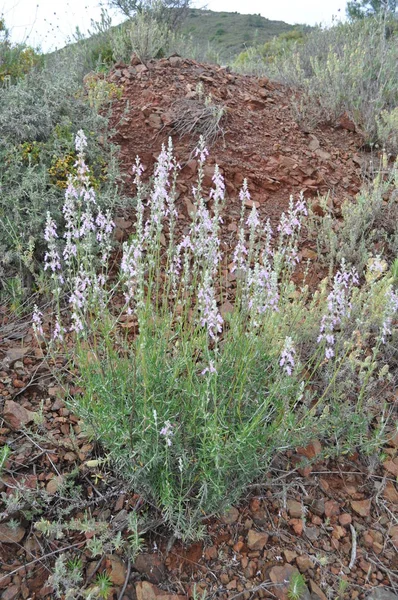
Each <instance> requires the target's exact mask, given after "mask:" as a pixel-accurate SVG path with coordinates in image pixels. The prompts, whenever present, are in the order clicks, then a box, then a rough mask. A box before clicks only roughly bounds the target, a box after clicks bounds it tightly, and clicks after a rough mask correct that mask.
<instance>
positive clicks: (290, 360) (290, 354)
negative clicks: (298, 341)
mask: <svg viewBox="0 0 398 600" xmlns="http://www.w3.org/2000/svg"><path fill="white" fill-rule="evenodd" d="M295 354H296V350H295V349H294V345H293V340H292V338H291V337H287V338H286V339H285V345H284V347H283V350H282V353H281V358H280V361H279V365H280V366H281V367H283V369H284V370H285V371H286V373H287V374H288V375H289V376H290V375H291V374H292V372H293V369H294V367H295V364H296V362H295V358H294V357H295Z"/></svg>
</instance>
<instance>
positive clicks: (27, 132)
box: [0, 44, 118, 286]
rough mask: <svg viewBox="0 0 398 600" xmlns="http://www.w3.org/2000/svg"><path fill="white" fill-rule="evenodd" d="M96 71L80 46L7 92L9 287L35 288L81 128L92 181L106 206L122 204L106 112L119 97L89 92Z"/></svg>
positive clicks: (5, 253)
mask: <svg viewBox="0 0 398 600" xmlns="http://www.w3.org/2000/svg"><path fill="white" fill-rule="evenodd" d="M91 68H92V65H91V64H90V62H89V61H88V59H87V55H86V53H85V48H84V46H83V45H79V44H77V45H75V46H71V47H69V48H66V49H64V50H63V51H60V52H59V53H56V54H54V55H50V56H48V57H46V63H45V65H44V66H43V67H40V68H39V67H36V68H35V69H33V70H32V71H30V72H29V73H27V74H26V76H25V77H24V78H22V79H19V80H17V81H16V82H15V84H13V85H11V86H8V87H6V88H0V129H1V131H2V136H1V139H0V186H1V192H2V193H1V194H0V256H1V258H0V277H1V279H2V280H3V281H4V278H6V277H7V276H10V275H11V274H12V273H14V274H15V273H17V274H18V273H19V274H20V275H21V277H22V279H23V286H25V285H27V286H29V284H30V283H31V281H32V277H33V275H34V274H35V273H36V272H37V271H38V265H39V263H40V262H41V260H42V257H43V244H42V241H41V232H42V230H43V227H44V223H45V215H46V211H47V210H48V209H50V208H51V210H52V212H53V214H54V217H55V218H56V219H57V222H59V219H60V215H61V207H62V203H63V198H64V192H65V187H66V184H67V178H68V174H69V173H70V172H71V170H73V164H74V162H75V158H76V156H75V149H74V136H75V134H76V132H77V131H78V129H79V126H81V124H84V127H85V128H86V130H87V131H89V132H90V140H91V142H90V152H89V156H88V161H89V164H90V167H91V170H92V181H91V182H92V184H93V185H94V186H95V187H96V189H97V190H99V189H101V193H100V194H99V201H100V202H101V203H102V205H104V206H105V205H107V206H111V205H113V203H114V201H115V199H116V196H115V190H117V186H115V178H116V177H117V176H118V175H117V166H116V161H115V158H116V153H115V149H114V148H112V146H111V145H110V144H109V142H108V131H107V122H108V120H107V112H106V108H107V107H106V103H107V102H108V101H111V99H112V98H111V94H108V97H105V96H106V94H105V96H104V93H102V95H101V97H100V98H99V96H98V93H97V92H98V90H97V88H93V89H91V88H90V89H89V90H87V94H85V93H84V87H83V80H84V77H85V75H86V73H87V72H88V71H90V69H91ZM90 90H91V92H90ZM106 91H107V90H105V92H106ZM108 91H109V90H108ZM102 92H104V90H102ZM90 93H91V95H90ZM99 107H101V114H99V112H98V109H99Z"/></svg>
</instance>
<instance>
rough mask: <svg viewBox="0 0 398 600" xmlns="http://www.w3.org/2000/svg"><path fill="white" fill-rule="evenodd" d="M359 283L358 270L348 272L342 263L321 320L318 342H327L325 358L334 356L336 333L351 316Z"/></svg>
mask: <svg viewBox="0 0 398 600" xmlns="http://www.w3.org/2000/svg"><path fill="white" fill-rule="evenodd" d="M358 282H359V279H358V274H357V272H356V270H355V269H354V268H352V269H351V270H347V269H346V266H345V263H344V262H342V264H341V269H340V270H339V271H338V272H337V273H336V275H335V276H334V280H333V288H332V291H331V292H330V293H329V295H328V297H327V312H326V313H325V314H324V315H323V317H322V319H321V325H320V329H319V336H318V340H317V341H318V343H320V342H322V341H325V342H326V349H325V358H327V359H329V358H332V357H333V356H334V350H333V347H334V344H335V336H334V331H335V330H336V329H337V328H338V327H339V326H340V324H341V323H342V321H343V319H344V318H346V317H348V316H349V314H350V311H351V302H350V298H351V293H352V288H353V286H356V285H357V284H358Z"/></svg>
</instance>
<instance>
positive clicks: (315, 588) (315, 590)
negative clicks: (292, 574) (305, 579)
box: [310, 579, 328, 600]
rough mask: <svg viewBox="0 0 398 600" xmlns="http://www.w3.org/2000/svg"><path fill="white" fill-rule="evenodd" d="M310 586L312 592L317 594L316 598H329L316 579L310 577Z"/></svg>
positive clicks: (323, 599)
mask: <svg viewBox="0 0 398 600" xmlns="http://www.w3.org/2000/svg"><path fill="white" fill-rule="evenodd" d="M310 588H311V592H312V593H313V594H314V595H315V596H316V598H320V600H328V599H327V597H326V596H325V594H324V593H323V592H322V590H321V588H320V587H319V585H317V584H316V583H315V581H312V579H310Z"/></svg>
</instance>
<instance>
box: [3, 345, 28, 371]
mask: <svg viewBox="0 0 398 600" xmlns="http://www.w3.org/2000/svg"><path fill="white" fill-rule="evenodd" d="M30 351H31V348H30V347H28V346H26V347H25V348H21V347H20V346H16V347H15V348H9V349H8V350H7V352H6V355H5V357H4V358H5V361H6V362H7V363H8V364H9V365H10V366H11V367H12V366H13V364H14V363H16V362H17V361H20V360H22V359H23V358H24V357H25V356H26V355H27V354H28V353H29V352H30Z"/></svg>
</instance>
